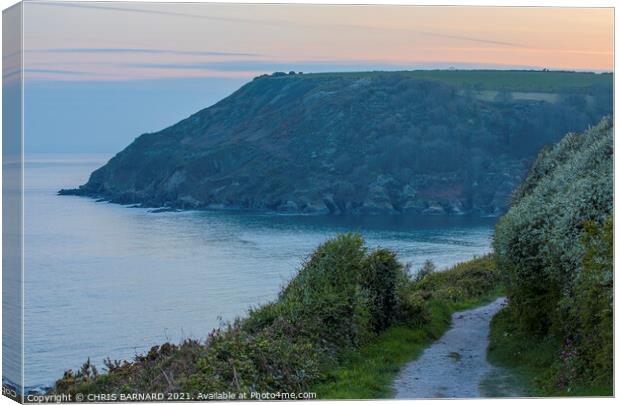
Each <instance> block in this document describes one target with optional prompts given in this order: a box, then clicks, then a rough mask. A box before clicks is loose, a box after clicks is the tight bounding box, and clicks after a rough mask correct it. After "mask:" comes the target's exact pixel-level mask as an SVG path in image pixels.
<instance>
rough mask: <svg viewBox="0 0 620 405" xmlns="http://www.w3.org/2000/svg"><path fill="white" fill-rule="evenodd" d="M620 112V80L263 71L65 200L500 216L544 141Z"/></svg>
mask: <svg viewBox="0 0 620 405" xmlns="http://www.w3.org/2000/svg"><path fill="white" fill-rule="evenodd" d="M541 75H543V76H541ZM544 75H548V76H544ZM558 75H559V76H558ZM556 76H557V77H556ZM560 76H561V77H560ZM545 79H548V80H547V81H549V82H550V83H551V82H553V83H552V84H554V85H553V86H550V85H542V83H545ZM571 84H573V85H571ZM537 86H538V87H537ZM521 88H522V89H523V91H518V90H519V89H521ZM611 107H612V106H611V75H595V74H584V73H568V72H564V73H551V72H498V71H479V72H459V71H454V72H450V71H438V72H435V73H433V72H430V73H429V72H424V73H422V72H418V73H417V74H416V73H415V72H392V73H385V72H383V73H382V72H370V73H354V74H310V75H302V74H289V75H285V74H274V75H271V76H261V77H258V78H256V79H254V80H253V81H252V82H250V83H248V84H247V85H245V86H243V87H242V88H240V89H239V90H238V91H236V92H235V93H233V94H232V95H231V96H229V97H227V98H226V99H224V100H222V101H220V102H219V103H217V104H215V105H214V106H212V107H209V108H206V109H204V110H202V111H199V112H198V113H196V114H194V115H192V116H190V117H189V118H187V119H185V120H183V121H181V122H179V123H177V124H175V125H173V126H171V127H169V128H166V129H164V130H162V131H160V132H157V133H150V134H144V135H142V136H140V137H138V138H137V139H136V140H135V141H134V142H133V143H132V144H131V145H129V146H128V147H127V148H126V149H125V150H123V151H122V152H120V153H119V154H117V155H116V156H115V157H114V158H113V159H111V160H110V161H109V162H108V163H107V164H106V165H105V166H103V167H102V168H100V169H98V170H97V171H95V172H94V173H93V174H92V175H91V177H90V179H89V181H88V183H86V184H85V185H83V186H81V187H80V188H79V189H76V190H61V192H60V193H61V194H76V195H87V196H92V197H99V198H104V199H108V200H110V201H112V202H117V203H123V204H135V203H139V204H142V205H144V206H150V207H162V206H167V207H174V208H185V209H191V208H232V209H256V210H273V211H285V212H303V213H335V214H339V213H351V214H384V213H391V214H394V213H422V214H444V213H453V214H461V213H476V214H482V215H498V214H499V213H501V212H502V211H503V210H504V208H505V205H506V201H507V198H508V196H509V194H510V193H511V191H512V190H513V189H514V187H516V185H517V184H518V183H519V182H520V180H521V179H522V177H523V175H524V174H525V170H526V167H527V166H528V165H529V161H530V160H531V159H532V157H533V156H535V154H536V153H537V152H538V150H539V149H540V148H541V147H542V146H543V145H545V144H548V143H552V142H555V141H557V140H558V139H559V138H560V137H561V135H562V134H564V133H566V132H568V131H577V130H582V129H584V128H585V127H586V126H587V125H588V124H590V123H592V122H595V121H597V120H598V119H600V118H601V117H602V116H603V115H605V114H609V113H610V112H611Z"/></svg>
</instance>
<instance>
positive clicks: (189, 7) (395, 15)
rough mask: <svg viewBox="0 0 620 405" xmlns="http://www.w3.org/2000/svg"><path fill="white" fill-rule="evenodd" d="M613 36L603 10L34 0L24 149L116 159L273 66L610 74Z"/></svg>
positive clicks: (28, 12) (27, 29)
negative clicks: (140, 139)
mask: <svg viewBox="0 0 620 405" xmlns="http://www.w3.org/2000/svg"><path fill="white" fill-rule="evenodd" d="M613 28H614V27H613V9H611V8H557V7H556V8H545V7H535V8H533V7H521V8H514V7H512V8H511V7H456V6H450V7H440V6H432V7H431V6H428V7H422V6H350V5H347V6H328V5H250V4H245V5H234V4H204V3H203V4H191V3H185V4H179V3H177V4H174V3H168V4H157V3H137V2H134V3H120V2H119V3H116V2H107V3H93V2H91V3H44V2H41V3H37V2H29V3H26V4H25V6H24V49H25V54H24V65H25V66H24V71H25V78H26V100H25V101H26V110H27V112H29V113H30V117H31V120H30V121H27V123H26V124H27V125H26V133H27V145H29V146H30V147H31V148H32V150H35V151H49V150H59V151H64V150H67V148H68V149H70V150H73V148H76V147H77V149H78V150H89V151H90V150H93V151H99V150H105V151H113V150H119V149H120V148H122V147H123V146H125V145H126V144H127V143H129V142H130V141H131V140H132V139H133V138H134V137H136V136H137V135H139V134H140V133H142V132H146V131H154V130H157V129H161V128H162V127H163V126H167V125H170V124H173V123H174V122H176V121H178V120H179V119H182V118H184V117H186V116H188V115H190V114H191V113H193V112H195V111H197V110H198V109H201V108H204V107H206V106H208V105H210V104H213V103H214V102H216V101H218V100H219V99H221V98H222V97H225V96H226V95H228V94H230V93H231V92H232V91H234V90H235V89H236V88H238V87H239V86H240V85H242V84H243V83H245V82H247V81H248V80H250V79H251V78H252V77H255V76H257V75H260V74H263V73H271V72H274V71H290V70H295V71H303V72H325V71H359V70H404V69H428V68H448V67H456V68H465V69H472V68H499V69H506V68H527V69H530V68H535V69H539V68H543V67H544V68H550V69H569V70H589V71H611V70H612V69H613ZM93 111H97V114H95V112H93ZM102 112H103V114H102ZM69 114H72V117H73V119H74V120H75V125H76V128H74V129H73V132H69V131H68V130H67V129H66V120H67V117H68V115H69ZM78 116H79V117H78ZM81 117H86V118H84V119H83V122H82V121H81V120H82V118H81ZM93 120H99V121H101V122H100V124H99V125H98V127H97V128H92V122H93ZM86 125H90V129H89V132H88V134H89V135H88V137H86V135H85V132H84V131H85V130H86V128H85V126H86ZM83 127H84V128H83ZM28 130H30V132H28ZM29 135H30V136H29ZM59 137H60V138H59ZM89 138H90V139H89ZM29 141H30V142H29Z"/></svg>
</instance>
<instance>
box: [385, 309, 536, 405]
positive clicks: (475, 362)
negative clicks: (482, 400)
mask: <svg viewBox="0 0 620 405" xmlns="http://www.w3.org/2000/svg"><path fill="white" fill-rule="evenodd" d="M505 302H506V299H505V298H498V299H497V300H495V301H494V302H492V303H490V304H488V305H485V306H482V307H478V308H474V309H471V310H468V311H462V312H456V313H454V314H453V315H452V328H451V329H450V330H448V331H447V332H446V333H445V334H444V335H443V336H442V337H441V338H440V339H439V340H438V341H437V342H435V343H433V345H431V346H430V347H429V348H428V349H426V350H425V351H424V352H423V353H422V355H421V356H420V358H418V359H417V360H415V361H412V362H411V363H409V364H407V365H406V366H405V367H404V368H403V369H402V370H401V372H400V373H399V375H398V377H397V378H396V380H395V382H394V390H395V392H396V398H400V399H413V398H472V397H485V396H486V397H488V396H494V397H506V396H523V395H524V393H523V392H521V391H520V390H519V389H518V385H517V384H515V380H514V378H513V377H512V376H511V375H510V373H508V372H507V370H504V369H500V368H497V367H494V366H492V365H491V364H489V362H488V361H487V360H486V351H487V346H488V344H489V323H490V321H491V318H492V317H493V315H495V313H497V311H499V310H500V309H501V308H502V306H503V305H504V303H505Z"/></svg>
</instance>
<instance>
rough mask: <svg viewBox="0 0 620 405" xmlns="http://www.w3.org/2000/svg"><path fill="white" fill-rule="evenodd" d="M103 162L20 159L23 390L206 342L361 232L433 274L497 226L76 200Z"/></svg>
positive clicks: (477, 249) (473, 249)
mask: <svg viewBox="0 0 620 405" xmlns="http://www.w3.org/2000/svg"><path fill="white" fill-rule="evenodd" d="M110 157H111V156H110V155H28V156H27V157H26V164H25V199H26V201H25V236H24V240H25V248H24V249H25V277H24V278H25V298H24V299H25V373H26V377H25V385H26V387H35V386H39V387H41V386H47V385H51V384H52V383H53V382H54V381H55V380H56V379H58V378H59V377H61V376H62V373H63V371H64V370H66V369H69V368H71V369H74V370H75V369H78V368H79V367H80V366H81V365H82V363H83V362H84V361H85V360H86V359H87V358H89V357H90V359H91V360H92V361H94V363H95V364H96V365H98V366H99V368H100V369H102V368H103V367H102V361H103V359H105V358H107V357H110V358H112V359H128V360H130V359H131V358H133V356H134V355H135V354H138V353H143V352H145V351H146V350H148V349H149V348H150V347H151V346H153V345H156V344H161V343H162V342H164V341H172V342H179V341H180V340H182V339H184V338H190V337H191V338H197V339H204V338H205V337H206V336H207V334H208V332H209V331H211V330H212V329H213V328H214V327H217V326H218V325H220V323H221V322H224V321H229V320H232V319H234V318H235V317H237V316H243V315H244V314H246V311H247V310H248V308H250V307H252V306H256V305H260V304H262V303H265V302H268V301H270V300H273V299H274V298H275V297H276V295H277V293H278V291H279V289H280V288H281V286H282V285H283V284H285V283H286V282H287V281H288V280H290V279H291V277H292V276H293V275H294V274H295V271H296V270H297V269H298V268H299V266H300V263H301V262H302V260H303V259H304V258H305V257H306V256H307V255H308V254H309V253H310V252H311V251H312V250H313V248H315V247H316V246H317V245H318V244H320V243H321V242H323V241H325V240H326V239H327V238H330V237H332V236H334V235H336V234H337V233H339V232H346V231H359V232H361V233H362V234H363V236H364V237H365V238H366V241H367V243H368V245H369V246H372V247H374V246H382V247H387V248H391V249H394V250H395V251H396V252H398V255H399V258H400V260H401V261H403V262H406V263H410V264H411V266H412V269H416V268H419V266H421V264H422V263H423V262H424V261H425V260H426V259H431V260H433V261H434V262H435V264H436V265H437V266H438V267H439V268H445V267H447V266H450V265H452V264H454V263H457V262H459V261H463V260H467V259H470V258H472V257H473V256H474V255H481V254H484V253H486V252H488V251H489V250H490V244H491V235H492V230H493V225H494V223H495V219H492V218H469V217H406V218H405V217H398V216H390V217H333V216H294V215H274V214H257V213H238V212H236V213H235V212H222V211H187V212H167V213H150V212H149V210H147V209H141V208H128V207H124V206H120V205H115V204H109V203H107V202H96V201H95V200H93V199H89V198H84V197H75V196H57V195H56V192H57V191H58V190H59V189H61V188H73V187H75V186H77V185H79V184H83V183H85V182H86V180H87V179H88V176H89V174H90V173H91V172H92V171H93V170H94V169H96V168H98V167H99V166H101V165H102V164H103V163H105V162H106V161H107V159H109V158H110Z"/></svg>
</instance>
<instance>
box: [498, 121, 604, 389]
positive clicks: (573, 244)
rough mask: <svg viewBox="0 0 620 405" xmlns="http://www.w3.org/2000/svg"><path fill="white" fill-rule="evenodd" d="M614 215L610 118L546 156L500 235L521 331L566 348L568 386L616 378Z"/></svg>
mask: <svg viewBox="0 0 620 405" xmlns="http://www.w3.org/2000/svg"><path fill="white" fill-rule="evenodd" d="M612 212H613V126H612V121H611V120H610V119H604V120H602V121H601V122H600V123H599V124H598V125H597V126H596V127H593V128H591V129H589V130H588V131H586V132H584V133H582V134H569V135H567V136H566V137H565V138H564V139H562V140H561V141H560V142H559V143H558V144H557V145H555V146H554V147H551V148H547V149H545V150H544V151H543V152H541V154H540V155H539V157H538V159H537V160H536V162H535V164H534V166H533V167H532V169H531V170H530V174H529V175H528V177H527V178H526V179H525V181H524V182H523V184H522V185H521V187H520V188H519V189H518V190H517V191H516V192H515V193H514V194H513V198H512V202H511V208H510V210H509V211H508V212H507V214H506V215H505V216H504V217H503V218H501V220H500V221H499V222H498V224H497V227H496V230H495V236H494V242H493V245H494V248H495V253H496V256H497V261H498V266H499V267H500V268H501V269H502V272H503V274H504V277H505V279H506V287H507V292H508V297H509V303H510V307H511V311H512V313H513V316H514V319H515V321H516V322H517V324H518V326H519V329H520V330H521V331H522V332H525V333H529V334H530V335H532V336H534V337H536V336H537V337H539V338H541V339H542V338H547V337H550V338H552V339H553V340H555V341H561V342H564V343H563V347H561V348H558V353H559V354H558V362H559V363H558V367H557V370H558V373H557V375H556V376H557V377H558V381H557V382H558V383H560V380H561V384H562V385H570V384H573V383H576V382H578V381H583V380H584V379H587V378H594V376H598V377H596V378H600V376H601V375H602V374H605V375H608V376H611V374H609V373H610V372H611V371H610V370H611V369H610V367H609V366H607V365H605V364H610V363H609V360H603V359H604V358H605V357H606V356H610V352H609V350H608V348H609V347H611V346H608V344H607V342H609V341H610V336H611V333H612V328H611V321H610V319H611V315H610V314H611V306H612V302H613V294H612V292H611V286H612V285H613V276H612V272H611V270H610V269H611V267H610V266H611V250H610V249H611V248H610V246H611V245H610V243H611V234H610V233H609V232H610V231H605V230H606V229H608V228H609V227H610V226H611V225H607V222H606V221H608V222H611V221H610V220H607V218H609V216H610V215H611V214H612ZM606 232H607V233H606ZM608 358H610V357H608ZM569 363H570V366H569ZM573 368H574V369H575V371H574V372H573V371H571V372H570V373H569V372H568V370H573ZM602 370H605V371H602Z"/></svg>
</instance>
